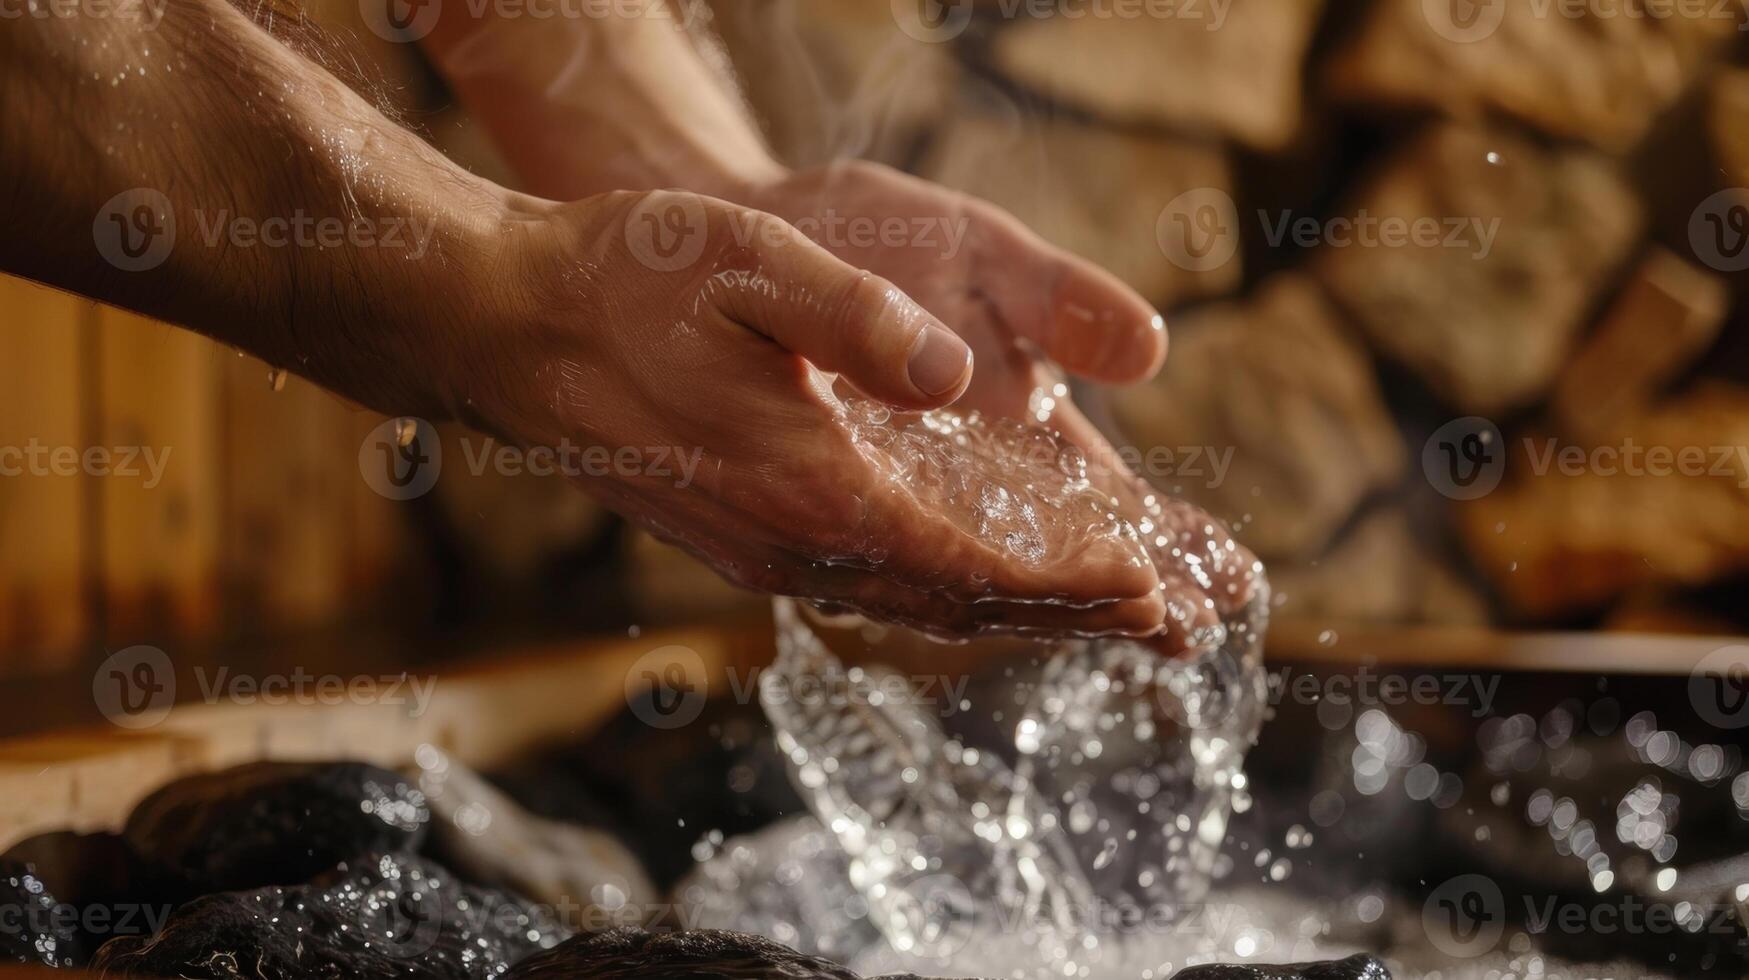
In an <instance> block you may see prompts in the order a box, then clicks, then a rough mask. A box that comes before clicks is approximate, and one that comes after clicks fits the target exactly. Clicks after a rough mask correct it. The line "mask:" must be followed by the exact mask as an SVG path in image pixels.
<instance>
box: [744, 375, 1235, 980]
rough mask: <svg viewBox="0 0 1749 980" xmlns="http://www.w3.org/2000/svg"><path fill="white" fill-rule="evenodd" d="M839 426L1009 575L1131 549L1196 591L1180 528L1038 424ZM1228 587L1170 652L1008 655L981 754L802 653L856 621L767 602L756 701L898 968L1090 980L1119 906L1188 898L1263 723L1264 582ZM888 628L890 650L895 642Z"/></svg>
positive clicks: (928, 713)
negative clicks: (1128, 544) (1115, 544)
mask: <svg viewBox="0 0 1749 980" xmlns="http://www.w3.org/2000/svg"><path fill="white" fill-rule="evenodd" d="M851 412H852V417H853V420H854V425H855V426H856V429H857V435H858V439H859V444H860V445H862V446H864V447H867V450H868V451H869V452H870V453H871V454H873V457H871V458H874V457H878V458H879V459H881V460H883V461H884V462H885V465H887V466H889V467H890V472H891V474H892V475H893V476H894V477H895V479H898V480H899V481H900V482H901V483H902V484H904V485H906V486H907V487H909V488H911V489H912V490H913V491H914V492H919V493H927V494H929V495H930V497H931V498H932V499H933V500H934V501H937V502H939V503H940V504H941V509H942V510H943V512H945V513H947V514H949V515H950V516H951V517H952V519H953V520H954V521H955V523H956V525H957V526H958V527H960V528H961V529H962V530H964V531H965V532H966V533H968V534H973V535H976V536H977V537H978V538H979V539H980V540H984V541H992V542H999V543H1000V544H1001V545H1002V546H1003V547H1005V548H1006V549H1007V551H1008V553H1010V554H1011V555H1013V556H1014V557H1015V559H1017V560H1019V561H1021V562H1023V563H1029V564H1031V563H1040V562H1046V561H1056V560H1061V559H1063V558H1065V557H1069V556H1073V555H1075V554H1077V553H1078V552H1079V550H1080V549H1081V548H1083V547H1085V546H1086V544H1087V543H1088V542H1089V541H1092V540H1097V539H1101V538H1104V539H1110V538H1112V537H1118V538H1125V539H1128V540H1132V541H1135V542H1137V543H1138V545H1139V546H1140V547H1141V548H1142V549H1143V553H1145V554H1146V555H1147V556H1148V558H1149V559H1150V560H1152V561H1153V562H1154V563H1155V565H1156V567H1157V568H1159V569H1161V571H1162V575H1161V578H1162V580H1163V582H1166V581H1172V582H1178V583H1202V584H1203V585H1204V586H1205V587H1207V586H1208V584H1209V582H1210V579H1209V576H1208V574H1207V569H1205V568H1199V567H1196V566H1197V565H1198V562H1197V559H1196V558H1195V557H1193V556H1192V555H1191V554H1190V553H1188V552H1187V551H1186V550H1184V549H1181V548H1179V547H1177V545H1178V544H1180V543H1181V541H1180V538H1179V537H1178V536H1177V535H1175V534H1168V533H1166V532H1167V529H1170V528H1172V527H1175V526H1177V525H1179V524H1182V523H1183V522H1182V521H1181V520H1178V518H1177V515H1171V514H1168V513H1167V512H1166V510H1165V506H1166V505H1163V504H1161V503H1160V502H1158V501H1157V500H1156V499H1155V498H1154V497H1152V496H1148V497H1146V498H1145V502H1144V503H1143V506H1142V507H1141V508H1140V513H1137V514H1135V515H1133V516H1130V515H1124V514H1120V513H1119V512H1118V510H1119V508H1117V507H1116V505H1115V501H1114V499H1113V498H1112V497H1110V496H1107V495H1105V494H1103V493H1101V492H1100V491H1098V490H1097V489H1095V487H1094V484H1093V482H1092V481H1091V480H1090V479H1089V476H1088V472H1087V465H1086V462H1085V460H1084V459H1082V457H1081V456H1080V454H1079V453H1078V452H1077V451H1075V450H1074V449H1073V448H1072V447H1069V446H1067V445H1066V444H1064V443H1063V442H1062V440H1061V439H1060V438H1059V437H1057V436H1055V435H1054V434H1052V433H1050V432H1048V431H1046V430H1044V429H1042V428H1039V427H1036V426H1027V425H1024V424H1021V423H1014V422H1007V421H1000V422H989V421H986V420H983V419H981V418H979V417H978V416H975V415H972V416H957V415H953V414H950V413H943V412H934V413H925V414H923V415H921V416H904V417H902V418H898V419H895V418H894V417H892V416H890V415H888V414H887V413H886V411H885V410H884V409H880V408H879V407H878V406H874V407H871V406H868V405H866V404H863V405H853V406H852V407H851ZM1167 571H1171V572H1174V573H1176V574H1174V575H1171V576H1168V575H1167V574H1165V573H1166V572H1167ZM1248 585H1249V593H1248V596H1249V600H1248V601H1247V602H1245V603H1243V604H1242V605H1241V606H1240V608H1239V609H1238V611H1237V612H1236V613H1234V614H1231V615H1228V616H1226V617H1224V618H1222V619H1221V620H1220V621H1219V622H1218V624H1216V625H1213V626H1207V627H1199V628H1197V629H1195V630H1192V631H1188V635H1189V636H1190V637H1191V648H1190V649H1189V650H1183V651H1179V650H1170V651H1166V650H1163V649H1162V647H1163V644H1162V642H1160V641H1130V640H1106V639H1085V638H1082V639H1069V640H1061V641H1055V642H1050V643H1036V644H1029V645H1027V646H1026V649H1028V650H1030V651H1031V652H1032V653H1033V655H1034V656H1035V657H1036V658H1037V661H1038V662H1039V663H1040V664H1041V665H1042V666H1041V667H1040V669H1039V672H1038V674H1037V676H1036V677H1035V678H1033V679H1032V680H1031V681H1030V682H1029V683H1027V684H1025V685H1023V686H1021V687H1017V688H1016V689H1015V690H1016V696H1017V698H1018V702H1017V703H1018V704H1019V708H1020V710H1019V712H1018V715H1017V716H1014V717H1012V718H1009V717H1008V716H1005V715H1003V714H1001V713H1000V712H998V713H997V715H996V716H995V717H996V718H997V719H998V720H999V721H1004V723H1005V724H1006V725H1007V731H1006V735H1005V744H1002V745H1000V746H999V747H998V748H999V749H1000V751H991V750H987V749H986V750H981V749H979V748H977V747H974V746H972V745H969V744H967V743H966V742H964V741H962V740H961V739H959V738H956V737H954V736H953V735H951V734H950V733H949V732H948V731H947V730H946V728H945V727H944V725H943V724H942V719H941V717H940V716H939V714H937V713H933V712H932V710H931V709H932V708H933V707H934V705H933V704H931V703H930V702H927V701H924V700H922V699H919V698H914V697H907V696H894V693H895V692H898V691H903V690H907V689H909V685H907V684H906V683H902V682H901V683H896V684H895V683H892V681H894V680H895V678H893V677H892V676H890V675H888V674H887V673H885V672H884V670H883V669H881V668H875V667H868V666H847V665H846V664H845V663H844V662H843V661H842V660H840V659H839V657H838V656H837V655H836V654H835V653H834V650H833V647H832V646H831V645H829V644H828V643H827V642H826V640H825V639H824V638H823V637H826V636H830V635H832V634H833V632H834V631H838V632H839V633H842V632H843V631H844V630H845V628H846V627H849V628H851V629H860V628H861V626H862V621H861V620H860V619H857V618H856V617H853V616H851V617H847V616H838V617H828V616H826V615H824V614H822V613H820V612H818V611H817V610H814V609H812V608H811V607H807V606H804V605H801V604H798V603H796V602H794V601H792V600H789V599H778V600H776V602H775V606H774V614H775V616H776V620H777V637H778V653H777V660H776V663H775V665H774V667H773V669H772V670H771V671H769V672H767V673H766V674H765V675H763V677H762V678H761V685H760V697H761V702H762V704H763V705H764V707H765V710H766V713H767V715H768V716H769V717H770V719H771V721H772V724H773V727H774V728H775V730H776V735H777V741H778V746H779V748H780V750H781V751H782V752H783V753H784V754H785V756H786V758H787V761H788V764H789V767H790V771H791V775H792V777H793V779H794V781H795V783H796V785H797V786H798V788H799V789H800V790H801V792H802V794H803V798H804V799H805V800H806V801H807V802H808V805H809V807H810V809H811V810H812V811H813V813H814V815H815V816H816V817H817V818H818V819H819V821H820V822H821V824H822V825H824V826H825V827H826V828H827V829H828V830H829V831H830V832H831V834H832V835H833V836H834V837H835V838H836V840H837V841H838V843H839V845H840V846H841V847H842V848H843V850H844V852H845V855H846V857H847V859H848V862H849V870H850V879H851V882H852V884H853V885H854V887H855V888H856V889H857V891H858V892H859V893H860V894H861V895H862V896H863V898H864V899H865V900H866V902H867V906H868V918H869V920H870V921H871V922H872V923H873V924H874V926H875V927H876V928H877V929H878V930H879V932H880V933H881V935H882V936H883V937H884V938H885V940H886V943H887V945H888V946H889V947H890V952H891V953H893V954H895V956H896V958H897V959H898V961H899V962H900V963H901V964H905V965H908V966H909V967H912V968H916V969H919V970H921V971H923V972H933V971H934V970H937V969H940V968H941V967H942V966H943V965H945V964H947V963H950V962H951V963H952V964H953V969H954V970H955V971H956V972H959V971H967V970H970V971H972V972H978V973H983V974H985V975H1006V976H1016V977H1018V976H1055V977H1090V976H1094V975H1095V972H1094V971H1095V969H1096V968H1097V967H1098V965H1099V964H1100V962H1101V960H1102V958H1106V957H1107V956H1108V954H1110V953H1112V952H1113V951H1114V950H1115V949H1116V948H1117V947H1118V946H1119V945H1120V944H1121V939H1120V937H1119V936H1118V934H1117V932H1118V930H1115V929H1114V928H1113V927H1114V925H1115V924H1117V923H1121V922H1127V921H1134V919H1133V917H1134V916H1135V915H1138V914H1141V915H1145V916H1149V917H1150V918H1151V919H1152V920H1153V921H1162V920H1164V921H1166V922H1170V921H1173V920H1175V918H1176V916H1177V913H1178V911H1179V910H1180V909H1182V908H1184V907H1185V906H1186V905H1187V904H1188V903H1193V902H1196V901H1198V900H1200V899H1201V897H1202V895H1203V894H1204V892H1205V891H1206V889H1207V887H1208V882H1209V877H1210V872H1211V870H1212V868H1213V866H1214V863H1215V859H1216V856H1217V854H1218V850H1219V847H1220V844H1221V842H1222V840H1223V839H1224V837H1225V835H1226V826H1227V816H1228V813H1229V812H1230V807H1231V803H1232V797H1233V793H1234V792H1235V791H1236V790H1239V789H1240V788H1241V787H1242V786H1243V774H1242V772H1241V771H1240V765H1241V763H1242V761H1243V757H1244V753H1245V751H1246V749H1247V748H1248V747H1249V746H1250V744H1251V743H1252V741H1253V740H1254V739H1255V738H1256V735H1257V730H1258V727H1259V725H1260V723H1261V718H1262V706H1263V694H1264V686H1263V672H1262V667H1261V662H1260V658H1261V650H1260V648H1261V639H1262V635H1263V630H1264V626H1265V619H1266V610H1267V608H1268V588H1267V585H1266V584H1265V582H1264V581H1263V579H1262V576H1261V573H1260V570H1259V569H1255V568H1253V569H1251V570H1250V572H1249V578H1248ZM1176 587H1177V588H1180V589H1183V588H1184V587H1183V586H1181V585H1180V586H1176ZM1163 588H1166V586H1164V585H1163ZM1171 598H1172V601H1171V602H1169V603H1168V606H1169V609H1170V607H1171V606H1172V604H1173V602H1179V603H1182V604H1184V605H1185V607H1186V608H1191V607H1198V606H1200V607H1201V608H1210V607H1212V603H1210V602H1208V600H1207V597H1206V596H1203V595H1197V596H1191V595H1174V596H1172V597H1171ZM1199 600H1200V601H1199ZM1169 615H1175V614H1174V613H1171V612H1169ZM1185 615H1186V616H1188V614H1185ZM885 629H886V628H882V630H885ZM894 629H896V628H894ZM864 632H867V631H866V630H865V631H864ZM877 632H878V631H877ZM905 632H906V631H900V633H901V636H900V637H899V639H901V641H905V642H909V641H911V640H914V639H915V637H908V636H904V635H902V634H904V633H905ZM1011 642H1017V641H1011ZM899 680H901V681H902V679H899ZM803 691H806V692H809V693H810V694H811V695H812V696H805V697H804V696H801V694H800V692H803ZM993 937H994V941H992V938H993ZM1120 955H1121V954H1120Z"/></svg>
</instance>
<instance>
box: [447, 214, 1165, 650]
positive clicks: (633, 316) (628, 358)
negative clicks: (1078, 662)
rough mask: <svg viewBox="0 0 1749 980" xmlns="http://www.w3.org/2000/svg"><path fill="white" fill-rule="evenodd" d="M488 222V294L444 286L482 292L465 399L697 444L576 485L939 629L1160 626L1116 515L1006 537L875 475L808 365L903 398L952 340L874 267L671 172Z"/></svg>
mask: <svg viewBox="0 0 1749 980" xmlns="http://www.w3.org/2000/svg"><path fill="white" fill-rule="evenodd" d="M507 227H508V228H509V233H508V242H507V245H506V248H505V255H504V257H503V260H502V261H501V262H499V263H498V264H497V266H496V268H495V273H496V275H495V278H496V280H497V282H498V284H499V285H498V286H496V287H494V288H493V289H492V290H491V295H489V296H487V297H466V298H456V297H450V298H449V299H450V300H453V301H454V302H455V303H457V304H461V305H463V306H464V307H466V308H468V309H474V310H483V313H482V314H480V315H478V316H477V317H475V321H476V322H474V323H473V324H472V325H471V326H464V328H463V329H464V331H465V334H466V336H465V337H464V341H465V344H466V350H467V352H468V353H467V356H465V357H464V358H462V359H461V360H460V362H459V363H458V366H457V369H456V371H455V372H454V374H453V375H452V377H451V378H450V379H449V381H448V385H447V387H448V388H449V390H450V392H451V399H452V401H454V402H455V403H457V404H459V405H462V406H464V407H465V411H464V415H465V416H466V417H468V418H469V419H470V420H471V421H474V422H475V423H477V424H480V425H482V426H484V427H486V428H488V429H490V430H493V431H496V432H499V433H501V434H503V435H505V436H507V437H509V438H511V439H513V440H515V441H517V442H520V443H522V444H523V445H526V446H531V447H532V446H548V447H552V446H557V445H559V444H561V443H562V442H568V443H570V444H573V445H575V444H581V445H584V446H603V447H608V448H609V449H610V450H611V451H613V452H614V453H615V454H616V455H617V453H618V451H619V450H621V449H624V448H628V447H629V448H630V449H633V450H638V451H640V452H646V451H654V450H655V448H656V447H674V448H677V449H678V450H679V451H680V452H681V453H692V452H694V451H697V452H698V453H700V456H699V457H698V462H697V464H696V467H695V471H694V474H693V476H692V477H691V478H689V479H682V480H676V479H674V478H673V475H672V474H671V473H662V474H658V473H656V472H636V471H630V470H627V471H621V470H619V469H618V468H616V469H615V471H614V472H612V473H610V474H607V475H603V476H597V477H591V478H589V479H588V480H587V485H588V489H589V490H590V491H591V492H593V493H595V494H596V495H598V496H599V497H601V498H602V499H603V500H604V501H605V502H606V503H607V504H608V505H610V506H612V507H613V508H614V509H616V510H618V511H619V512H620V513H622V514H624V515H626V516H627V517H629V518H631V519H632V520H634V521H636V522H638V523H640V524H643V525H644V526H646V527H648V528H650V529H651V530H652V531H654V532H655V533H657V534H658V535H660V536H661V537H663V538H665V539H668V540H670V541H673V542H675V543H677V544H679V545H681V546H682V547H684V548H686V549H687V550H689V551H691V552H692V553H693V554H695V555H697V556H698V557H700V558H702V559H703V560H704V561H706V562H707V563H709V564H710V565H712V566H713V567H714V568H716V569H717V570H718V571H719V572H720V573H722V574H723V575H724V576H725V577H727V578H729V579H730V580H732V581H735V582H737V583H739V584H742V585H745V586H748V587H751V588H755V589H760V590H764V591H769V592H776V593H781V594H787V595H800V596H806V597H809V598H813V599H819V600H823V601H827V602H831V603H836V604H840V605H844V606H848V607H852V608H855V609H857V610H859V611H862V612H865V613H868V614H870V615H872V616H875V617H877V618H881V619H887V620H893V621H897V622H902V623H905V624H908V625H913V626H917V627H919V628H922V629H926V630H929V631H932V632H940V633H953V634H966V633H972V632H980V631H992V630H994V631H1006V632H1025V631H1050V632H1076V633H1112V632H1121V633H1127V634H1140V633H1148V632H1151V631H1154V630H1157V629H1158V627H1159V624H1160V623H1161V621H1162V619H1163V616H1164V613H1163V609H1162V598H1161V594H1160V592H1159V590H1158V587H1157V586H1158V582H1157V579H1156V575H1155V572H1154V570H1153V567H1152V565H1151V563H1150V562H1149V561H1148V559H1147V556H1146V554H1145V551H1144V549H1143V547H1142V545H1141V543H1140V542H1139V541H1138V540H1136V538H1135V537H1134V536H1133V535H1129V536H1124V535H1121V534H1117V533H1098V534H1086V535H1079V534H1077V535H1067V536H1064V537H1063V538H1061V539H1053V540H1051V541H1049V542H1047V545H1048V546H1045V547H1041V548H1040V549H1037V550H1036V551H1032V552H1028V553H1026V554H1024V555H1017V554H1015V553H1014V552H1012V551H1011V550H1009V549H1007V548H1005V547H1004V545H1003V543H1002V542H1001V541H998V540H992V539H991V538H990V537H988V536H987V535H983V534H980V533H979V532H978V529H977V528H976V527H972V526H970V525H969V522H968V521H967V520H964V519H960V518H963V517H964V514H963V509H962V511H956V510H955V509H954V507H953V506H950V505H946V504H943V503H942V502H940V501H934V500H931V499H929V498H928V495H927V494H925V493H919V492H918V490H917V486H916V485H915V484H912V483H908V482H907V481H906V480H904V479H901V478H900V477H899V476H897V475H896V474H897V473H898V471H899V470H900V469H902V465H901V464H900V463H899V462H896V461H895V458H894V456H893V455H892V454H891V453H890V452H889V451H887V450H886V449H884V448H883V446H881V445H879V444H878V442H879V440H878V439H874V438H871V437H870V436H871V433H872V432H873V431H874V430H875V429H878V428H880V427H881V425H880V422H879V421H878V420H876V419H875V418H874V416H872V415H871V414H870V409H869V408H868V406H870V405H873V404H875V403H873V402H868V401H866V400H864V401H857V400H852V401H848V402H847V401H846V399H844V398H843V397H841V396H840V394H839V393H835V391H834V385H833V379H832V378H830V377H829V376H828V375H826V374H824V373H822V372H833V373H836V374H837V375H838V376H839V377H840V378H842V379H844V380H847V381H848V382H850V383H851V384H853V385H854V386H855V387H856V389H858V391H860V392H862V393H864V394H866V395H867V396H870V397H872V398H873V399H877V400H878V401H879V402H880V403H884V404H887V405H892V406H894V407H897V408H900V409H909V410H922V409H929V408H933V407H935V406H938V405H941V404H944V403H947V402H950V401H952V400H953V399H954V398H955V397H957V396H958V395H960V394H961V392H962V391H963V390H964V389H965V387H966V385H967V383H968V381H969V380H970V375H971V361H970V357H969V355H968V352H967V351H966V350H965V348H964V346H963V345H962V344H961V343H960V342H959V341H958V340H957V339H955V337H954V336H953V334H952V333H951V332H950V331H948V330H946V328H945V327H943V326H942V324H941V323H940V322H939V321H938V320H937V319H936V318H935V317H933V316H931V315H930V314H929V313H927V312H925V311H924V310H922V309H921V308H919V307H918V306H917V305H916V304H915V303H913V302H912V301H911V300H910V299H908V298H907V297H906V296H905V295H904V293H902V292H901V291H899V290H898V289H897V288H895V287H894V286H893V285H892V284H891V283H889V282H887V281H885V280H883V279H881V278H879V277H877V276H874V275H871V274H869V273H867V272H864V271H862V270H859V269H856V268H853V267H852V266H850V265H848V264H846V263H844V262H842V261H839V260H838V259H836V258H833V257H832V256H831V255H829V254H828V253H827V252H826V251H825V250H824V249H821V248H819V247H818V246H816V245H814V244H813V243H812V242H809V241H808V240H807V239H806V238H804V237H803V236H801V235H800V234H799V233H797V232H796V231H795V229H793V228H792V227H790V226H789V225H787V224H785V223H784V222H782V221H780V220H778V219H777V218H774V217H772V216H770V215H767V214H762V213H758V212H754V211H749V210H747V209H744V208H739V207H735V206H732V205H729V204H727V203H725V202H722V201H718V200H714V199H710V198H704V197H699V196H696V195H692V194H688V193H684V192H661V191H658V192H651V193H647V194H637V193H629V192H620V193H612V194H604V195H598V196H596V197H592V198H588V199H585V200H583V201H579V202H576V203H573V204H569V205H562V206H561V205H545V204H543V205H540V206H539V207H538V209H537V210H536V211H535V212H534V213H531V214H529V215H528V216H527V218H526V220H518V221H512V222H509V223H508V225H507ZM433 288H434V289H437V290H441V289H442V286H441V284H434V287H433ZM439 301H440V302H445V303H446V304H447V303H448V300H444V299H442V298H441V297H440V298H439ZM920 352H921V353H920ZM874 411H876V412H878V411H880V410H879V409H875V410H874ZM634 455H636V454H634ZM640 458H647V455H646V456H641V457H640ZM991 477H992V479H1001V478H1002V474H991Z"/></svg>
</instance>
